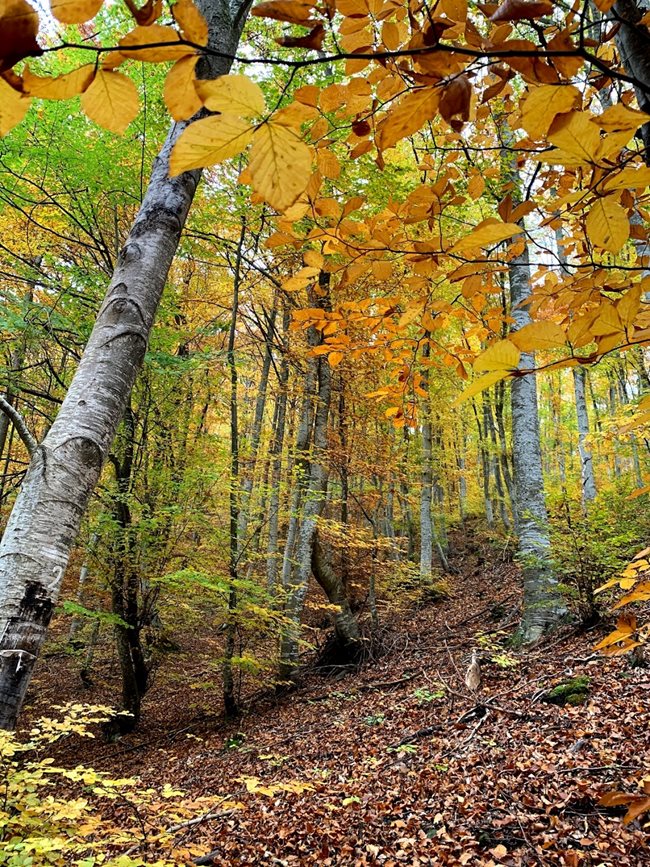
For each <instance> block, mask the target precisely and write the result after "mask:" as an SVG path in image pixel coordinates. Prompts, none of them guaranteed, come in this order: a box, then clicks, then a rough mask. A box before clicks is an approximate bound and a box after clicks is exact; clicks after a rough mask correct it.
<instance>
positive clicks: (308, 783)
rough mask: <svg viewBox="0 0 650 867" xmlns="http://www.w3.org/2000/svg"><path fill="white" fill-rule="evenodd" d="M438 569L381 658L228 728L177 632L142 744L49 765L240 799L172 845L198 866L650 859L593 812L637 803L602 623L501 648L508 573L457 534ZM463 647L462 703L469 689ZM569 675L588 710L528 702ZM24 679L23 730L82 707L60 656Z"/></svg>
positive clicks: (201, 664) (644, 745) (148, 710)
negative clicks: (474, 663)
mask: <svg viewBox="0 0 650 867" xmlns="http://www.w3.org/2000/svg"><path fill="white" fill-rule="evenodd" d="M453 565H454V567H455V569H456V572H455V574H454V575H452V576H450V585H451V587H450V589H451V594H450V597H449V598H448V599H446V600H445V601H442V602H438V603H436V604H432V605H430V606H428V607H425V608H420V609H418V610H414V611H411V612H410V613H409V612H403V611H402V612H397V611H395V612H390V611H384V612H383V620H384V622H386V623H387V624H389V628H387V629H385V630H384V635H383V647H384V649H383V652H382V653H381V654H380V655H377V658H375V659H374V660H373V661H372V662H369V663H367V664H365V665H364V666H363V668H362V669H361V670H360V671H357V672H354V673H345V672H339V673H338V675H336V676H332V675H331V673H330V675H329V676H327V677H325V676H323V674H322V673H321V672H318V671H317V670H315V669H311V670H307V671H306V672H305V675H304V678H303V680H302V683H301V686H300V688H299V689H297V690H295V691H293V692H291V693H289V694H287V695H285V696H283V697H276V696H271V695H270V694H269V693H266V694H265V695H261V694H257V695H256V696H255V697H254V701H252V702H251V703H249V707H248V708H247V710H246V711H245V713H244V714H243V715H242V716H241V717H240V718H239V719H238V720H237V721H236V722H235V723H227V724H226V723H225V722H224V721H223V720H222V719H221V717H220V714H219V705H220V694H219V689H218V683H214V684H213V683H212V682H211V681H206V673H205V672H206V657H205V655H204V652H205V650H206V648H205V646H203V645H202V651H201V653H199V652H198V650H197V646H196V645H195V644H193V643H192V642H193V641H195V640H197V639H196V638H191V637H188V639H187V641H186V642H185V643H184V644H183V647H182V648H181V651H180V652H178V653H176V654H170V655H169V656H168V657H166V659H165V661H164V666H163V668H162V669H161V672H160V674H159V676H158V678H157V681H156V683H155V685H154V687H153V689H152V690H151V692H150V693H149V695H148V696H147V699H146V702H145V706H144V717H143V721H142V724H141V726H140V727H139V729H138V731H137V732H135V733H133V734H132V735H129V736H127V737H124V738H122V739H121V740H119V741H118V742H117V743H114V744H102V743H100V742H98V741H89V742H84V743H83V744H82V745H81V746H80V745H79V742H78V741H76V740H75V742H74V743H72V740H71V741H69V742H68V743H67V744H66V743H63V745H62V746H61V749H60V755H58V756H57V758H58V759H59V760H61V761H65V760H70V761H71V762H74V763H77V762H79V761H83V762H85V763H87V764H89V765H92V766H93V767H96V768H97V769H99V770H103V771H108V772H110V773H111V774H112V775H115V776H126V775H128V776H130V775H138V776H140V777H141V778H142V780H143V782H144V783H145V784H147V785H155V786H162V785H163V784H165V783H170V784H172V785H173V786H174V787H177V788H179V789H182V790H184V791H185V792H187V793H188V794H189V795H192V796H205V795H210V796H224V798H226V799H227V800H228V802H233V801H234V802H236V804H237V806H235V807H232V806H227V807H225V808H224V809H221V810H219V809H217V810H216V813H217V815H216V817H213V818H207V819H205V820H203V821H198V822H197V823H195V824H193V825H191V826H187V827H185V828H183V829H181V830H180V831H179V834H178V842H179V843H180V844H187V843H191V844H192V845H193V846H195V845H197V846H198V847H199V849H200V850H202V851H203V852H205V853H206V855H207V853H212V854H211V857H208V858H205V859H204V860H203V862H202V863H204V864H214V865H237V864H246V865H265V864H269V865H303V864H304V865H310V864H321V865H366V864H367V865H373V864H381V865H386V867H389V865H397V864H406V865H421V864H430V865H484V867H488V865H496V864H504V865H553V864H558V865H568V867H576V865H580V867H582V865H602V867H609V865H630V867H641V865H648V864H650V850H649V849H648V842H649V838H648V834H647V828H646V829H645V830H644V828H643V820H642V819H641V820H635V821H634V822H632V823H631V824H629V825H625V824H623V820H622V817H623V816H624V814H625V812H626V809H625V807H614V808H612V807H607V808H606V807H603V806H600V805H599V798H600V797H601V796H602V795H603V794H605V793H606V792H609V791H612V790H622V791H625V792H629V793H631V794H638V793H639V788H638V781H639V780H640V778H641V777H643V776H644V773H645V774H647V773H648V770H649V767H650V762H649V761H648V758H649V755H650V750H649V747H650V708H649V707H648V694H649V693H648V688H649V687H650V669H648V668H634V667H632V666H631V664H630V660H629V659H627V658H605V657H603V656H601V655H598V654H594V652H593V645H594V643H595V642H596V641H597V640H598V638H599V637H600V635H601V634H605V633H606V631H607V630H608V627H609V626H610V625H611V624H603V625H602V626H600V627H598V628H595V629H592V630H591V631H583V632H579V631H578V630H576V629H569V630H566V631H565V632H564V633H562V634H558V635H557V636H554V637H553V639H552V640H551V641H550V642H548V643H547V644H546V645H544V646H541V647H538V648H535V649H532V650H530V649H529V650H526V651H515V650H512V649H505V648H504V646H502V639H503V638H504V637H505V635H506V634H507V633H509V632H511V631H512V629H513V626H514V623H515V618H516V612H517V606H518V597H519V593H520V590H519V579H518V575H517V570H516V567H514V566H513V565H512V563H509V562H508V560H507V557H506V556H505V554H504V553H503V552H501V553H499V552H498V551H497V550H496V548H495V547H494V545H493V544H492V545H490V544H488V543H487V542H485V543H484V542H481V541H480V540H478V539H468V538H466V539H465V541H464V542H461V543H460V544H458V543H457V545H456V553H455V556H454V560H453ZM181 640H182V639H181ZM473 647H477V648H479V649H480V652H481V668H482V678H483V679H482V685H481V688H480V690H479V691H478V693H476V694H471V693H470V692H469V691H468V690H467V689H466V687H465V684H464V672H465V670H466V668H467V664H468V662H469V658H470V654H471V649H472V648H473ZM114 669H115V666H114V664H113V668H112V669H110V670H109V669H107V671H106V672H105V676H104V678H103V679H102V678H99V679H98V683H97V684H96V685H95V687H94V688H93V689H88V690H87V692H86V694H84V695H83V700H84V701H88V702H95V701H98V700H106V699H107V697H108V696H107V694H106V691H107V690H108V692H109V693H110V690H111V689H112V690H113V702H114V701H115V698H114V696H115V692H116V679H115V670H114ZM212 676H213V679H214V680H215V681H218V674H217V672H215V671H212ZM580 676H585V677H587V678H588V679H589V694H588V696H587V698H586V701H585V703H584V704H580V705H575V706H572V705H566V706H564V707H561V706H557V705H554V704H548V703H545V702H544V701H543V700H542V698H541V697H540V696H541V693H542V692H543V691H545V690H546V691H548V690H549V689H550V688H552V687H554V686H556V685H557V684H558V683H560V682H562V681H564V680H566V678H567V677H580ZM36 681H37V683H36V688H35V689H34V691H33V692H34V695H35V697H36V696H38V701H37V703H36V704H34V705H32V707H31V708H30V714H29V715H30V716H32V714H38V713H39V712H43V711H44V710H46V709H49V706H50V705H51V704H53V703H60V702H61V701H62V700H66V699H69V698H74V699H75V700H77V701H78V700H80V698H79V693H80V687H79V681H78V676H77V675H76V673H75V671H74V668H73V667H71V665H70V663H69V661H66V660H65V659H63V658H62V657H61V655H53V656H51V657H50V658H46V659H44V660H43V662H42V664H41V665H40V667H39V670H38V673H37V677H36ZM197 683H198V684H199V686H198V688H197V686H196V685H197ZM192 687H195V688H192Z"/></svg>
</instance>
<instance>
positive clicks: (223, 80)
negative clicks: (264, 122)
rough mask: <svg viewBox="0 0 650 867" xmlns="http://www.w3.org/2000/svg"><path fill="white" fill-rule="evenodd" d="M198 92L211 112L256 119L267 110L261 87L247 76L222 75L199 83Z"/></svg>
mask: <svg viewBox="0 0 650 867" xmlns="http://www.w3.org/2000/svg"><path fill="white" fill-rule="evenodd" d="M196 90H197V92H198V94H199V96H200V97H201V99H202V100H203V103H204V105H205V107H206V108H209V109H210V111H220V112H221V113H222V114H236V115H237V116H238V117H254V116H255V115H258V114H262V113H263V112H264V110H265V109H266V102H265V101H264V94H263V93H262V91H261V89H260V87H259V85H257V84H255V82H254V81H251V79H250V78H247V77H246V76H245V75H221V76H220V77H219V78H215V79H213V80H210V81H197V82H196Z"/></svg>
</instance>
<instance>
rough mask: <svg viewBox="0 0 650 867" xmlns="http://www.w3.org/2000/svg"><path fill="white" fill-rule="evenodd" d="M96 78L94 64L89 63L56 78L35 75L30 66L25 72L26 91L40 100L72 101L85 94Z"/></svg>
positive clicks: (26, 67)
mask: <svg viewBox="0 0 650 867" xmlns="http://www.w3.org/2000/svg"><path fill="white" fill-rule="evenodd" d="M94 77H95V65H94V63H87V64H86V65H85V66H80V67H79V69H73V70H72V72H66V73H64V74H63V75H57V76H55V77H52V76H49V75H48V76H41V75H34V73H33V72H32V71H31V70H30V68H29V66H25V69H24V70H23V83H24V86H25V91H26V92H27V93H29V95H30V96H37V97H38V98H39V99H71V98H72V97H73V96H77V94H79V93H83V92H84V90H86V89H87V87H88V86H89V85H90V83H91V81H92V80H93V78H94Z"/></svg>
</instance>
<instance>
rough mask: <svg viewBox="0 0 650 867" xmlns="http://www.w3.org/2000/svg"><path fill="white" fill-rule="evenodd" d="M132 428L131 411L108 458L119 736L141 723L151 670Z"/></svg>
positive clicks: (133, 430)
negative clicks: (118, 449) (113, 489)
mask: <svg viewBox="0 0 650 867" xmlns="http://www.w3.org/2000/svg"><path fill="white" fill-rule="evenodd" d="M134 446H135V424H134V418H133V413H132V411H131V408H130V407H127V410H126V412H125V414H124V455H123V458H122V460H121V461H120V460H119V459H118V458H117V456H116V455H111V463H112V464H113V466H114V468H115V479H116V482H117V493H116V495H115V497H114V498H113V518H114V520H115V525H116V537H115V540H114V542H113V546H112V552H111V556H112V561H113V574H112V575H111V578H110V587H111V600H112V609H113V614H115V615H116V616H117V617H118V618H119V622H117V623H116V624H115V642H116V644H117V653H118V658H119V661H120V671H121V675H122V704H123V707H124V710H125V711H128V713H129V714H130V716H128V717H118V718H117V719H116V720H115V723H116V725H117V726H118V728H119V730H120V731H122V732H128V731H131V730H132V729H134V728H135V727H136V726H137V725H138V722H139V721H140V713H141V708H142V699H143V698H144V696H145V693H146V692H147V690H148V688H149V674H150V669H149V665H148V663H147V660H146V655H145V652H144V648H143V646H142V627H143V625H144V624H143V616H142V608H141V605H140V589H141V587H140V576H139V574H138V566H137V558H136V552H135V546H134V537H133V519H132V515H131V507H130V505H129V496H130V493H131V481H132V471H133V457H134Z"/></svg>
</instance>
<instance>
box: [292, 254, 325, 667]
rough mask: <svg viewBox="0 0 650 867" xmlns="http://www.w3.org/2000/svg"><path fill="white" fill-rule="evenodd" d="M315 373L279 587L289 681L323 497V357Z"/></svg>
mask: <svg viewBox="0 0 650 867" xmlns="http://www.w3.org/2000/svg"><path fill="white" fill-rule="evenodd" d="M329 279H330V275H329V273H326V272H323V271H321V273H320V276H319V288H320V290H321V293H320V297H321V299H322V300H321V302H320V304H321V306H322V307H325V308H329ZM316 370H317V382H318V388H317V394H316V410H315V412H314V416H313V418H314V422H313V438H312V437H310V436H309V432H308V433H307V442H309V440H310V439H311V440H312V449H311V454H310V455H309V459H308V471H307V478H308V482H307V486H306V488H305V492H304V497H303V499H302V506H301V508H300V527H299V530H298V532H297V538H296V546H295V562H291V561H290V568H289V569H288V570H285V573H284V574H283V587H284V591H285V594H286V601H285V609H284V615H285V624H284V626H283V629H282V634H281V637H280V664H279V674H280V677H281V678H283V679H293V678H294V677H295V674H296V670H297V664H298V646H299V638H300V621H301V618H302V610H303V607H304V602H305V598H306V596H307V590H308V588H309V577H310V575H311V566H312V551H313V544H314V536H315V533H316V527H317V521H318V518H319V517H320V515H321V514H322V512H323V508H324V506H325V501H326V498H327V482H328V478H329V468H328V466H327V462H326V459H325V450H326V449H327V427H328V419H329V412H330V403H331V396H332V371H331V368H330V364H329V361H328V359H327V356H325V355H321V356H319V357H318V359H317V363H316ZM301 426H302V420H301ZM310 428H311V425H310ZM292 561H293V558H292ZM285 566H286V560H285Z"/></svg>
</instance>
